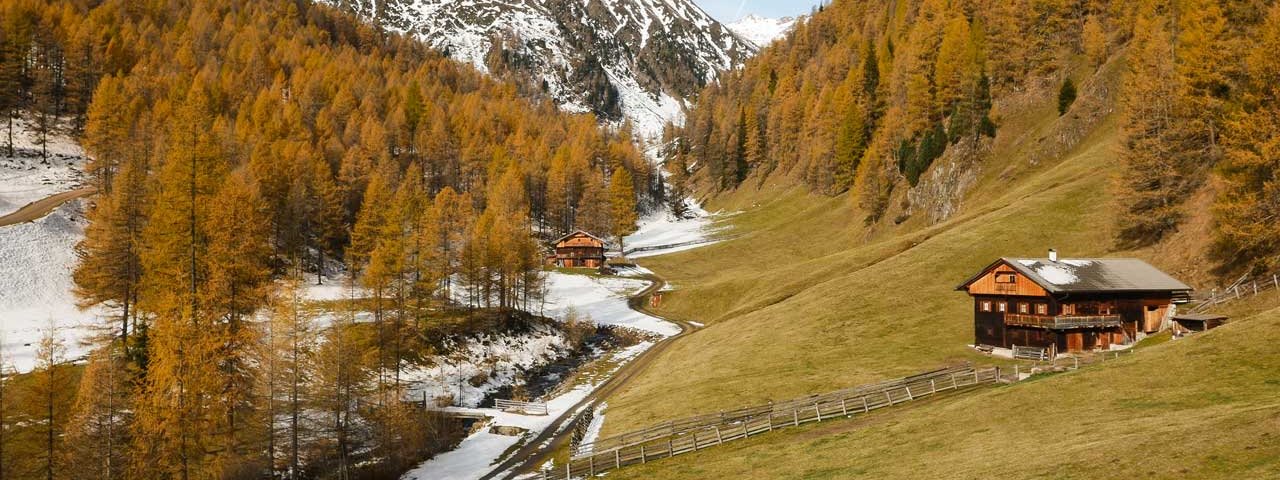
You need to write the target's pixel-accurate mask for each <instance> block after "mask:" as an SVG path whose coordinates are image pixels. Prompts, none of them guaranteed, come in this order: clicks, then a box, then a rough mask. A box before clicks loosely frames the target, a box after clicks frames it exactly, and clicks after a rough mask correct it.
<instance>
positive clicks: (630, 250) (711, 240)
mask: <svg viewBox="0 0 1280 480" xmlns="http://www.w3.org/2000/svg"><path fill="white" fill-rule="evenodd" d="M727 239H728V238H726V237H716V238H703V239H699V240H690V241H688V242H680V243H668V244H665V245H650V246H647V247H635V248H628V249H626V250H623V252H622V256H624V257H625V256H627V255H631V254H633V253H636V252H651V251H654V250H666V249H668V248H677V247H687V246H690V245H701V244H704V243H716V242H719V241H723V240H727Z"/></svg>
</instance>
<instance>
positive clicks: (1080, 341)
mask: <svg viewBox="0 0 1280 480" xmlns="http://www.w3.org/2000/svg"><path fill="white" fill-rule="evenodd" d="M1081 350H1084V333H1083V332H1072V333H1068V334H1067V351H1068V352H1079V351H1081Z"/></svg>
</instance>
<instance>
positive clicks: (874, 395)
mask: <svg viewBox="0 0 1280 480" xmlns="http://www.w3.org/2000/svg"><path fill="white" fill-rule="evenodd" d="M998 380H1000V368H999V367H986V368H973V367H970V366H965V367H957V368H948V369H943V370H936V371H932V372H928V373H924V374H920V375H915V376H911V377H905V378H900V379H896V380H891V381H888V382H880V383H876V384H871V385H863V386H860V387H854V388H849V389H844V390H839V391H836V392H831V393H827V394H823V395H813V396H809V397H805V398H799V399H795V400H791V401H786V402H781V403H769V404H766V405H759V406H755V407H748V408H742V409H738V410H732V411H727V412H721V413H717V414H712V415H701V416H697V417H689V418H685V419H681V420H674V421H669V422H664V423H661V424H658V425H656V426H653V427H650V428H646V429H642V430H637V431H634V432H627V433H625V434H622V435H617V436H614V437H609V438H605V439H601V440H598V441H596V442H593V443H591V444H586V445H582V446H580V447H579V448H577V449H575V450H574V453H573V455H572V457H571V458H570V459H569V462H568V463H566V464H565V465H564V467H563V468H559V467H557V468H554V469H548V470H544V471H542V477H541V478H543V479H544V480H552V479H555V480H567V479H570V478H575V477H586V476H594V475H596V474H598V473H600V472H604V471H608V470H612V469H616V468H621V467H624V466H627V465H635V464H640V463H646V462H649V461H652V460H657V459H661V458H669V457H674V456H676V455H680V454H684V453H689V452H694V451H697V450H701V449H704V448H707V447H711V446H715V445H720V444H722V443H724V442H729V441H733V440H739V439H744V438H747V437H750V436H752V435H758V434H761V433H765V432H771V431H773V430H775V429H779V428H787V427H794V426H799V425H801V424H805V423H810V422H821V421H823V420H830V419H835V418H837V417H852V416H854V415H863V414H866V413H868V412H870V411H872V410H877V409H880V408H885V407H891V406H894V405H897V404H900V403H903V402H909V401H912V400H916V399H919V398H922V397H927V396H931V395H934V394H937V393H942V392H946V391H951V390H962V389H967V388H971V387H975V386H978V385H982V384H986V383H994V382H996V381H998Z"/></svg>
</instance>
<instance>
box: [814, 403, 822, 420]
mask: <svg viewBox="0 0 1280 480" xmlns="http://www.w3.org/2000/svg"><path fill="white" fill-rule="evenodd" d="M813 413H814V415H817V416H818V421H819V422H821V421H822V410H819V409H818V402H814V403H813Z"/></svg>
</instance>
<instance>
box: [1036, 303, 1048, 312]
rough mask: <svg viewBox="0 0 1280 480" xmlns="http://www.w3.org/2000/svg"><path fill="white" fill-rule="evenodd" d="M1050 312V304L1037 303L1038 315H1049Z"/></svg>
mask: <svg viewBox="0 0 1280 480" xmlns="http://www.w3.org/2000/svg"><path fill="white" fill-rule="evenodd" d="M1048 314H1049V306H1048V305H1045V304H1043V303H1037V304H1036V315H1048Z"/></svg>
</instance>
